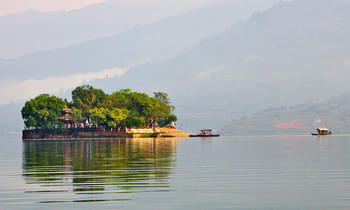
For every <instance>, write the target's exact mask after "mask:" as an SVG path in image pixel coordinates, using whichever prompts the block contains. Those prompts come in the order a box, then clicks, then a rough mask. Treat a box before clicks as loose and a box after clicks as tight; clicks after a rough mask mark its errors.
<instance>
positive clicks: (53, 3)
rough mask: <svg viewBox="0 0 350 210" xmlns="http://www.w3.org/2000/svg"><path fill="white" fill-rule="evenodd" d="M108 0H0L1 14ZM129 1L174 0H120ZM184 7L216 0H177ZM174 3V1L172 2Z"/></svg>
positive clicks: (47, 9)
mask: <svg viewBox="0 0 350 210" xmlns="http://www.w3.org/2000/svg"><path fill="white" fill-rule="evenodd" d="M104 1H107V0H0V5H1V6H0V16H3V15H7V14H13V13H20V12H23V11H26V10H30V9H34V10H39V11H57V10H74V9H78V8H82V7H85V6H88V5H90V4H96V3H101V2H104ZM113 1H117V0H113ZM118 1H122V2H127V4H135V3H137V4H140V3H141V4H145V3H147V4H150V5H151V4H158V3H160V2H161V3H162V4H164V3H165V2H167V1H168V2H169V3H170V2H171V1H172V0H147V1H145V0H127V1H126V0H118ZM176 1H177V2H179V4H183V5H184V7H196V6H200V5H204V4H205V3H208V2H215V0H176ZM172 3H173V2H172Z"/></svg>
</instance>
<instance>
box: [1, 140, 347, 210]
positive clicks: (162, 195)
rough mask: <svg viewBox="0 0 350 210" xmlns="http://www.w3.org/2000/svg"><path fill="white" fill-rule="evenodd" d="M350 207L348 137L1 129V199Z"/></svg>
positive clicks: (7, 205) (21, 204)
mask: <svg viewBox="0 0 350 210" xmlns="http://www.w3.org/2000/svg"><path fill="white" fill-rule="evenodd" d="M40 208H42V209H48V208H55V209H73V208H90V209H92V208H100V209H126V208H128V209H233V208H253V209H272V208H275V209H288V208H290V209H335V208H340V209H346V208H350V137H347V136H332V137H324V138H318V137H311V136H285V137H222V138H218V139H115V140H88V141H86V140H84V141H81V140H80V141H49V142H48V141H32V142H22V141H21V139H1V143H0V209H40Z"/></svg>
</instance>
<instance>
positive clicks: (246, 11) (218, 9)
mask: <svg viewBox="0 0 350 210" xmlns="http://www.w3.org/2000/svg"><path fill="white" fill-rule="evenodd" d="M274 1H275V0H266V1H260V0H259V1H258V2H257V1H249V2H245V1H243V0H240V1H230V2H227V3H222V4H217V5H216V6H210V7H206V8H203V9H199V10H196V11H193V12H190V13H187V14H186V15H181V16H176V17H172V18H168V19H166V20H163V21H160V22H157V23H155V24H152V25H147V26H140V27H135V28H134V29H131V30H129V31H126V32H123V33H120V34H118V35H114V36H110V37H107V38H103V39H99V40H94V41H88V42H84V43H81V44H78V45H74V46H71V47H67V48H61V49H55V50H51V51H47V52H40V53H35V54H31V55H27V56H23V57H21V58H18V59H11V60H6V61H2V62H1V63H0V76H1V78H2V79H4V78H5V79H6V78H12V79H14V78H15V79H17V80H19V79H26V78H44V77H48V76H58V75H67V74H72V73H77V72H84V73H86V72H95V71H100V70H102V69H105V68H113V67H129V66H136V65H138V64H140V63H145V62H148V61H152V60H157V59H161V58H164V57H168V56H170V55H175V54H177V53H178V52H180V51H181V50H183V49H184V48H186V47H189V46H191V45H193V44H194V43H196V42H199V41H200V40H203V39H205V38H207V37H208V36H209V35H210V34H212V33H215V32H217V31H220V30H223V29H224V28H226V27H227V26H228V25H229V24H231V23H234V22H237V21H239V20H241V19H242V18H246V17H248V16H249V15H251V14H252V13H254V12H255V11H257V10H258V9H261V8H264V7H266V6H268V5H271V4H272V2H274ZM84 11H85V10H84ZM84 14H85V13H84ZM95 15H98V14H95ZM68 20H70V19H68ZM91 21H92V20H91ZM68 22H69V21H68ZM73 23H74V22H73ZM73 23H72V24H73ZM75 24H76V23H75ZM77 25H81V24H80V23H78V24H77ZM89 29H90V28H89ZM94 30H102V29H98V28H96V29H94ZM60 36H62V34H61V35H60ZM17 39H20V38H16V39H15V40H17ZM20 40H21V39H20Z"/></svg>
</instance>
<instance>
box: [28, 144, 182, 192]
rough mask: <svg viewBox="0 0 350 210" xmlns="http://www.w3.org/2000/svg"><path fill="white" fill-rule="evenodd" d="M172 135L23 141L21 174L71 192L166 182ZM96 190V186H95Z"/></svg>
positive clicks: (170, 165)
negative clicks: (166, 136) (68, 188)
mask: <svg viewBox="0 0 350 210" xmlns="http://www.w3.org/2000/svg"><path fill="white" fill-rule="evenodd" d="M176 142H178V140H176V139H106V140H89V141H87V140H79V141H28V142H24V143H23V144H24V149H23V176H24V178H25V181H26V183H27V184H40V186H41V187H47V186H51V187H53V186H56V187H63V188H65V187H67V186H72V187H73V189H72V190H73V191H74V192H75V193H88V192H90V193H92V192H91V191H95V193H98V191H100V192H102V193H103V191H116V190H117V191H128V190H139V189H145V188H162V189H164V188H168V187H169V182H168V179H169V175H170V173H171V169H172V168H173V167H174V164H175V158H176V156H175V151H176ZM96 191H97V192H96Z"/></svg>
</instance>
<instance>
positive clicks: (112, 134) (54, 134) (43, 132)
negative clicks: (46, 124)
mask: <svg viewBox="0 0 350 210" xmlns="http://www.w3.org/2000/svg"><path fill="white" fill-rule="evenodd" d="M189 135H190V134H189V133H186V132H184V131H182V130H179V129H176V128H167V127H164V128H139V129H120V128H119V129H99V128H71V129H50V130H48V129H33V130H23V131H22V139H23V140H34V139H48V140H50V139H86V138H147V137H159V138H161V137H189Z"/></svg>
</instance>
